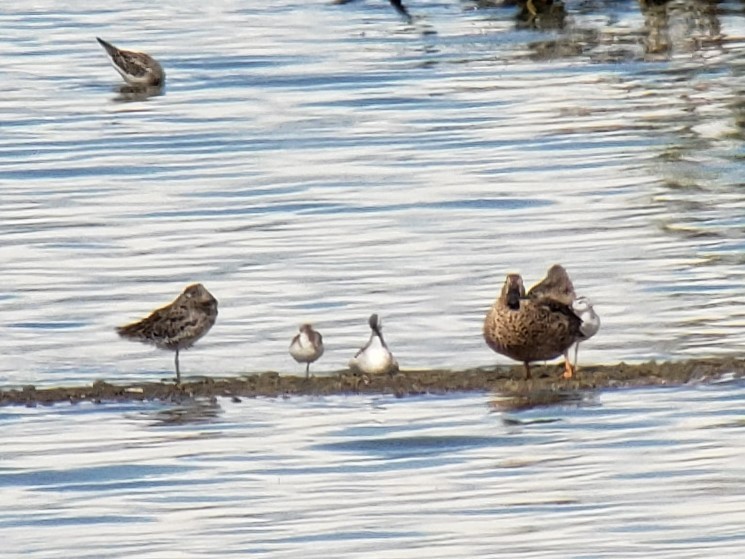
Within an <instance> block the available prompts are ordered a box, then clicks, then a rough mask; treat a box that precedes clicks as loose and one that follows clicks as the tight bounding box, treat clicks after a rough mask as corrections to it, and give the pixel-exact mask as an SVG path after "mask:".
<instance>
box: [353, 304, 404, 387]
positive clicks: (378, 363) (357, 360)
mask: <svg viewBox="0 0 745 559" xmlns="http://www.w3.org/2000/svg"><path fill="white" fill-rule="evenodd" d="M368 324H369V325H370V329H371V330H372V332H371V334H370V339H369V340H368V342H367V343H366V344H365V345H364V346H363V347H362V349H360V350H359V351H358V352H357V353H356V354H355V356H354V357H352V359H350V361H349V367H350V368H351V369H353V370H355V371H360V372H363V373H367V374H381V373H389V374H393V373H395V372H396V371H398V362H397V361H396V359H395V358H394V357H393V354H392V353H391V350H389V349H388V345H387V344H386V343H385V340H384V339H383V332H382V328H383V323H382V321H381V320H380V319H379V318H378V315H377V314H371V315H370V318H369V320H368Z"/></svg>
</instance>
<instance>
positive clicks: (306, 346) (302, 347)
mask: <svg viewBox="0 0 745 559" xmlns="http://www.w3.org/2000/svg"><path fill="white" fill-rule="evenodd" d="M290 355H292V358H293V359H294V360H295V361H297V362H298V363H305V378H308V377H309V376H310V364H311V363H313V362H314V361H316V360H317V359H318V358H319V357H321V355H323V336H321V334H320V332H317V331H316V330H313V326H311V325H310V324H303V325H302V326H300V331H299V332H298V333H297V335H296V336H295V337H294V338H292V343H291V344H290Z"/></svg>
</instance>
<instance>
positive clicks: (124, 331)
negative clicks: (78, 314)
mask: <svg viewBox="0 0 745 559" xmlns="http://www.w3.org/2000/svg"><path fill="white" fill-rule="evenodd" d="M216 319H217V299H215V298H214V297H213V296H212V294H211V293H210V292H209V291H207V289H206V288H205V287H204V286H203V285H202V284H201V283H195V284H193V285H190V286H189V287H187V288H186V289H184V291H183V293H181V295H179V296H178V297H176V300H175V301H173V302H172V303H171V304H169V305H166V306H165V307H161V308H159V309H157V310H154V311H153V312H152V313H151V314H150V315H149V316H147V317H145V318H143V319H142V320H140V321H138V322H133V323H132V324H127V325H126V326H120V327H119V328H117V329H116V331H117V333H118V334H119V335H120V336H121V337H122V338H126V339H129V340H134V341H138V342H143V343H146V344H152V345H154V346H155V347H158V348H160V349H169V350H171V351H175V352H176V357H175V364H176V384H181V371H180V370H179V363H178V354H179V351H180V350H182V349H187V348H190V347H191V346H192V345H194V343H195V342H196V341H197V340H199V339H200V338H201V337H202V336H204V335H205V334H206V333H207V332H209V330H210V328H212V325H213V324H215V320H216Z"/></svg>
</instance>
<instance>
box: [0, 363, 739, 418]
mask: <svg viewBox="0 0 745 559" xmlns="http://www.w3.org/2000/svg"><path fill="white" fill-rule="evenodd" d="M523 374H524V373H523V368H522V367H497V368H476V369H467V370H458V371H453V370H412V371H403V372H401V373H398V374H396V375H394V376H389V375H381V376H371V375H358V374H354V373H351V372H349V371H341V372H338V373H332V374H327V375H319V376H312V377H311V378H309V379H306V378H305V377H299V376H291V375H280V374H278V373H274V372H267V373H260V374H253V375H245V376H240V377H235V378H200V379H198V380H194V379H189V378H187V379H185V382H184V383H183V384H181V385H180V386H176V385H175V384H174V383H173V382H166V381H164V382H143V383H137V384H131V385H119V384H111V383H108V382H105V381H97V382H94V383H93V384H92V385H89V386H70V387H56V388H47V387H45V388H36V387H34V386H25V387H22V388H6V389H0V405H4V406H8V405H22V406H38V405H42V406H44V405H53V404H60V403H68V404H76V403H78V402H95V403H101V404H103V403H106V402H133V401H164V402H181V401H183V400H185V399H192V398H221V397H226V398H232V399H234V400H236V401H238V400H241V399H243V398H255V397H292V396H317V395H332V394H381V395H385V394H388V395H395V396H399V397H405V396H411V395H421V394H447V393H453V392H493V393H496V394H497V395H499V396H500V397H501V399H499V400H498V401H499V402H502V403H501V404H498V405H503V406H504V407H506V408H512V409H515V408H521V407H532V406H536V405H551V404H556V403H561V402H562V401H572V400H576V399H578V398H580V397H581V396H580V395H581V394H582V393H583V392H587V391H593V390H599V389H613V388H623V387H634V386H655V385H658V386H675V385H680V384H684V383H687V382H691V381H699V382H707V381H712V380H716V379H719V378H721V377H722V376H724V375H731V376H733V377H742V376H745V361H741V360H737V359H733V358H730V359H700V360H689V361H678V362H665V363H656V362H649V363H642V364H633V365H629V364H625V363H619V364H616V365H603V366H595V367H591V366H588V367H584V368H582V369H581V370H580V372H579V373H578V374H577V375H576V377H575V378H572V379H569V380H565V379H563V378H561V369H560V367H557V366H546V367H536V368H535V370H534V372H533V378H532V379H530V380H525V379H524V378H523Z"/></svg>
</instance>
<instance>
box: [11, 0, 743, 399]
mask: <svg viewBox="0 0 745 559" xmlns="http://www.w3.org/2000/svg"><path fill="white" fill-rule="evenodd" d="M706 6H711V5H710V4H709V3H708V2H707V3H704V2H694V1H689V2H673V3H671V4H669V5H668V7H667V10H666V11H665V9H664V8H663V9H662V11H660V8H654V9H651V8H650V9H649V10H647V11H646V12H642V11H641V10H640V8H639V5H638V4H637V3H635V2H608V3H604V2H599V3H596V4H587V5H583V6H579V7H577V6H571V5H570V6H568V10H567V12H568V13H567V16H566V18H565V20H564V28H563V29H548V30H543V29H540V28H536V25H534V26H532V27H531V26H530V25H527V24H525V23H519V22H517V21H516V20H515V13H516V8H514V7H505V6H502V7H499V6H491V7H489V6H486V5H476V4H471V3H467V2H465V3H458V2H452V3H448V4H412V5H410V6H409V8H410V9H411V11H412V13H413V14H414V15H415V16H416V17H415V21H414V23H413V24H408V23H406V22H405V21H402V20H401V18H400V17H398V16H397V15H396V13H395V12H393V11H392V9H391V7H390V6H389V5H388V3H387V2H384V1H382V0H381V1H375V2H373V1H372V0H364V1H362V0H360V1H359V2H353V3H350V4H346V5H330V4H326V3H323V2H306V3H289V2H283V1H282V0H276V1H273V2H270V3H266V5H262V6H258V7H256V6H254V7H250V6H248V5H245V3H244V4H241V3H237V2H217V3H203V2H192V1H190V0H187V1H186V2H182V3H179V5H178V6H176V5H172V4H163V5H155V4H152V3H150V2H113V3H108V4H107V5H106V8H105V9H101V10H91V7H90V5H89V3H84V2H74V1H70V2H64V3H60V2H44V1H40V2H34V3H33V4H30V5H28V6H27V8H22V7H20V6H18V7H16V8H14V9H13V10H7V9H6V10H4V11H3V13H1V14H0V24H2V27H3V29H4V30H5V31H6V32H5V33H4V35H3V37H2V38H0V62H1V63H0V68H1V70H0V72H2V78H3V82H4V83H5V84H6V91H5V93H4V95H3V96H2V97H1V98H0V122H2V128H3V134H2V135H1V136H0V188H1V189H2V190H1V191H2V196H0V215H2V220H0V238H2V245H0V254H2V262H3V277H4V278H5V281H4V282H3V284H2V288H1V289H2V291H0V306H1V307H2V316H3V321H2V326H1V328H2V336H0V353H1V354H2V355H3V359H2V360H0V381H2V382H3V383H4V384H8V383H12V384H25V383H36V384H45V383H61V382H80V381H90V380H92V379H95V378H107V379H113V380H126V379H134V378H158V376H159V375H162V374H163V373H164V372H166V371H168V370H169V367H170V365H171V359H170V357H169V356H166V355H163V354H161V353H160V352H158V351H157V350H154V349H152V348H148V347H145V346H139V345H137V344H131V343H127V342H125V341H122V340H119V339H117V337H116V335H115V334H114V331H113V328H114V326H116V325H119V324H122V323H123V322H127V321H131V320H134V319H138V318H140V317H142V316H143V315H145V314H146V313H147V312H149V311H150V310H152V309H153V308H155V307H156V306H160V305H162V304H165V303H167V302H169V301H170V300H172V298H173V297H175V295H176V294H178V293H179V292H180V291H181V289H182V288H183V287H184V286H185V285H186V284H188V283H191V282H194V281H201V282H203V283H205V285H207V287H208V288H209V289H210V290H211V291H212V292H213V293H214V294H215V296H216V297H217V298H218V299H219V301H220V317H219V319H218V323H217V325H216V326H215V328H214V329H213V330H212V332H211V333H210V334H209V336H207V337H206V338H205V339H204V340H202V341H201V342H200V343H199V345H198V348H197V349H195V350H194V351H192V352H190V353H189V354H188V355H186V356H185V357H184V359H183V367H184V371H185V373H186V374H189V373H192V374H201V373H207V374H236V373H241V372H246V371H260V370H267V369H271V370H278V371H283V372H297V371H299V370H300V369H299V367H298V366H297V365H296V364H295V363H294V362H293V361H292V360H291V358H290V357H289V355H288V354H287V345H288V343H289V339H290V338H291V336H292V335H293V333H294V332H295V330H296V328H297V324H298V323H299V322H301V321H304V320H310V321H313V322H314V323H316V324H317V326H318V327H319V329H320V330H321V331H322V332H323V333H324V335H325V338H326V341H327V346H328V348H327V352H326V355H325V356H324V358H323V360H322V361H320V362H319V363H318V366H317V370H318V371H323V370H328V371H334V370H338V369H339V368H340V367H342V366H344V364H345V363H346V361H347V360H348V358H349V357H350V355H351V354H352V353H353V352H354V351H355V350H356V349H357V348H358V347H359V346H360V345H361V344H362V343H363V342H364V341H365V340H366V338H367V334H368V331H367V325H366V318H367V316H368V315H369V314H370V313H371V312H373V311H377V312H379V313H380V314H381V315H382V316H383V317H384V320H385V330H386V333H387V337H388V341H389V343H390V344H391V346H392V347H393V349H394V351H395V353H396V355H397V357H398V358H399V361H400V362H401V364H402V366H404V367H407V366H408V367H430V366H436V367H466V366H476V365H485V364H489V363H493V362H505V360H503V359H502V358H499V357H496V356H495V355H493V354H492V352H491V351H490V350H489V349H488V348H487V347H486V346H485V345H484V344H483V341H482V340H481V336H480V327H481V321H482V317H483V315H484V312H485V309H486V308H487V307H488V306H489V305H490V304H491V302H492V300H493V299H494V297H495V296H496V294H497V292H498V290H499V288H500V285H501V283H502V281H503V278H504V275H505V273H507V272H509V271H520V272H521V273H522V274H523V275H524V276H525V278H526V283H528V284H530V283H532V282H534V281H536V280H538V279H539V278H540V277H541V276H542V275H543V273H544V272H545V270H546V268H547V267H548V265H550V264H551V263H553V262H556V261H560V262H562V263H564V264H565V265H566V267H567V268H568V269H569V271H570V273H571V274H572V276H573V278H574V280H575V285H576V286H577V288H578V290H579V291H580V292H581V293H583V294H586V295H589V296H590V297H591V298H592V299H593V300H594V301H595V302H596V306H597V308H598V311H599V312H600V313H601V315H602V317H603V330H602V332H601V334H600V335H598V336H597V337H596V338H595V339H593V340H592V341H591V342H589V343H587V344H584V346H585V347H583V355H584V359H585V362H616V361H618V360H629V361H638V360H646V359H649V358H652V357H655V358H680V357H684V356H691V355H697V356H700V355H713V354H720V353H736V352H738V351H740V350H741V349H742V348H743V346H744V345H745V336H743V328H742V325H743V311H742V309H743V308H745V307H743V305H742V303H743V296H742V294H741V289H740V286H741V284H742V282H743V276H744V275H745V272H744V271H743V270H744V268H743V267H742V266H741V261H742V254H743V231H744V230H745V227H744V226H745V222H744V221H743V217H742V215H743V212H742V210H743V208H744V207H745V201H744V199H743V194H742V192H741V190H742V189H741V186H742V178H741V172H740V171H741V162H742V157H743V122H745V117H743V114H745V109H743V107H744V106H745V105H743V103H742V93H743V91H745V76H743V74H744V71H743V70H744V69H745V63H743V62H742V60H743V52H745V40H743V38H742V33H741V30H742V29H743V25H745V16H743V11H742V4H740V3H737V2H724V3H720V4H716V5H713V7H711V8H706ZM537 27H540V26H539V25H538V26H537ZM96 35H100V36H103V37H105V38H106V39H108V40H110V41H112V42H114V43H115V44H118V45H119V46H122V47H130V48H140V49H142V50H146V51H148V52H150V53H151V54H153V55H155V56H156V57H157V58H158V59H159V60H161V62H162V63H163V65H164V66H165V67H166V69H167V74H168V83H167V89H166V91H165V94H164V95H161V96H156V97H151V98H149V99H147V100H145V101H134V102H126V101H125V100H123V99H121V96H120V95H119V94H118V93H117V92H116V91H115V89H116V87H117V86H118V84H119V82H120V80H119V76H118V75H117V74H116V73H115V72H114V70H113V69H112V68H111V67H110V66H109V65H108V61H107V59H106V57H105V55H104V53H103V50H102V49H101V48H100V47H99V46H98V44H97V43H96V42H95V39H94V37H95V36H96Z"/></svg>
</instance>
